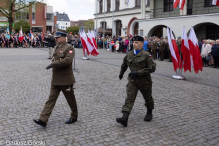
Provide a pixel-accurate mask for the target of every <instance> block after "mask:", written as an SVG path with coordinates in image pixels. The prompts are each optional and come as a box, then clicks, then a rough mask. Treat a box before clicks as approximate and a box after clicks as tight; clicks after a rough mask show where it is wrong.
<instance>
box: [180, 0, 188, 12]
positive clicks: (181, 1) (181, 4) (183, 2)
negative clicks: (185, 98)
mask: <svg viewBox="0 0 219 146" xmlns="http://www.w3.org/2000/svg"><path fill="white" fill-rule="evenodd" d="M185 3H186V0H180V2H179V8H180V9H181V10H183V8H184V6H185Z"/></svg>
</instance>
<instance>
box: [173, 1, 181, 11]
mask: <svg viewBox="0 0 219 146" xmlns="http://www.w3.org/2000/svg"><path fill="white" fill-rule="evenodd" d="M179 1H180V0H174V4H173V8H174V9H176V8H177V6H178V5H179Z"/></svg>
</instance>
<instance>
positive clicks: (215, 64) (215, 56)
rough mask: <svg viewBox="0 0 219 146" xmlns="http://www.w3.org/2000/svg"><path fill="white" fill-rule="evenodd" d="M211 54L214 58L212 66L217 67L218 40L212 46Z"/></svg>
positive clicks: (218, 62) (218, 57)
mask: <svg viewBox="0 0 219 146" xmlns="http://www.w3.org/2000/svg"><path fill="white" fill-rule="evenodd" d="M211 55H212V56H213V58H214V68H219V40H216V44H214V45H213V46H212V51H211Z"/></svg>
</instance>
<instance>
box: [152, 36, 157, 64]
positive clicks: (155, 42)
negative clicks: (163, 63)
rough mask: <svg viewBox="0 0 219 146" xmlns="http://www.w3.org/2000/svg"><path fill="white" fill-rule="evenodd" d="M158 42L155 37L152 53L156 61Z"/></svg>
mask: <svg viewBox="0 0 219 146" xmlns="http://www.w3.org/2000/svg"><path fill="white" fill-rule="evenodd" d="M157 44H158V42H157V40H156V39H155V37H153V41H152V42H151V51H152V55H153V59H154V60H156V59H157V52H156V49H157Z"/></svg>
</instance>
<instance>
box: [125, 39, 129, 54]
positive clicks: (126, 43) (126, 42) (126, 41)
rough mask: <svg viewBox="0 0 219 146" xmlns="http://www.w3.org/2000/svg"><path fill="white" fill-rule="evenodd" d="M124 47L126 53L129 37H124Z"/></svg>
mask: <svg viewBox="0 0 219 146" xmlns="http://www.w3.org/2000/svg"><path fill="white" fill-rule="evenodd" d="M124 46H125V49H126V53H128V52H129V51H128V50H129V38H128V37H126V38H125V43H124Z"/></svg>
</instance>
